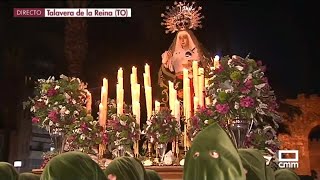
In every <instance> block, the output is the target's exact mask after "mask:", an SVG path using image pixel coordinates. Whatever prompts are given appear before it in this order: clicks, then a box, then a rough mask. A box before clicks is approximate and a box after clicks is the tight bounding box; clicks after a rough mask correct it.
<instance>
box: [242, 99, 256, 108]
mask: <svg viewBox="0 0 320 180" xmlns="http://www.w3.org/2000/svg"><path fill="white" fill-rule="evenodd" d="M253 105H254V100H253V99H252V98H251V97H250V96H247V97H244V98H241V99H240V106H241V107H245V108H248V107H252V106H253Z"/></svg>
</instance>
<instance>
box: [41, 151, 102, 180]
mask: <svg viewBox="0 0 320 180" xmlns="http://www.w3.org/2000/svg"><path fill="white" fill-rule="evenodd" d="M67 179H68V180H69V179H70V180H73V179H77V180H106V179H107V178H106V176H105V175H104V174H103V171H102V170H101V168H100V166H99V165H98V164H97V163H96V162H94V161H93V160H92V159H91V158H90V157H89V156H88V155H87V154H84V153H80V152H66V153H63V154H60V155H58V156H55V157H54V158H52V159H51V160H50V161H49V162H48V164H47V165H46V167H45V168H44V170H43V173H42V175H41V180H67Z"/></svg>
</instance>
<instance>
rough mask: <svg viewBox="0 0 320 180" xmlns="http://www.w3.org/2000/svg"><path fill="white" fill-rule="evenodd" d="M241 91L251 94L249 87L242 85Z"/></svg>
mask: <svg viewBox="0 0 320 180" xmlns="http://www.w3.org/2000/svg"><path fill="white" fill-rule="evenodd" d="M240 92H241V93H243V94H249V93H250V89H249V88H248V87H242V88H241V89H240Z"/></svg>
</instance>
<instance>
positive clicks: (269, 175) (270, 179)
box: [266, 166, 275, 180]
mask: <svg viewBox="0 0 320 180" xmlns="http://www.w3.org/2000/svg"><path fill="white" fill-rule="evenodd" d="M266 180H275V176H274V170H273V169H272V168H271V167H270V166H267V167H266Z"/></svg>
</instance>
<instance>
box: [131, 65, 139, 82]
mask: <svg viewBox="0 0 320 180" xmlns="http://www.w3.org/2000/svg"><path fill="white" fill-rule="evenodd" d="M132 76H133V80H134V81H133V82H132V83H137V82H138V81H137V68H136V67H135V66H133V67H132Z"/></svg>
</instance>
